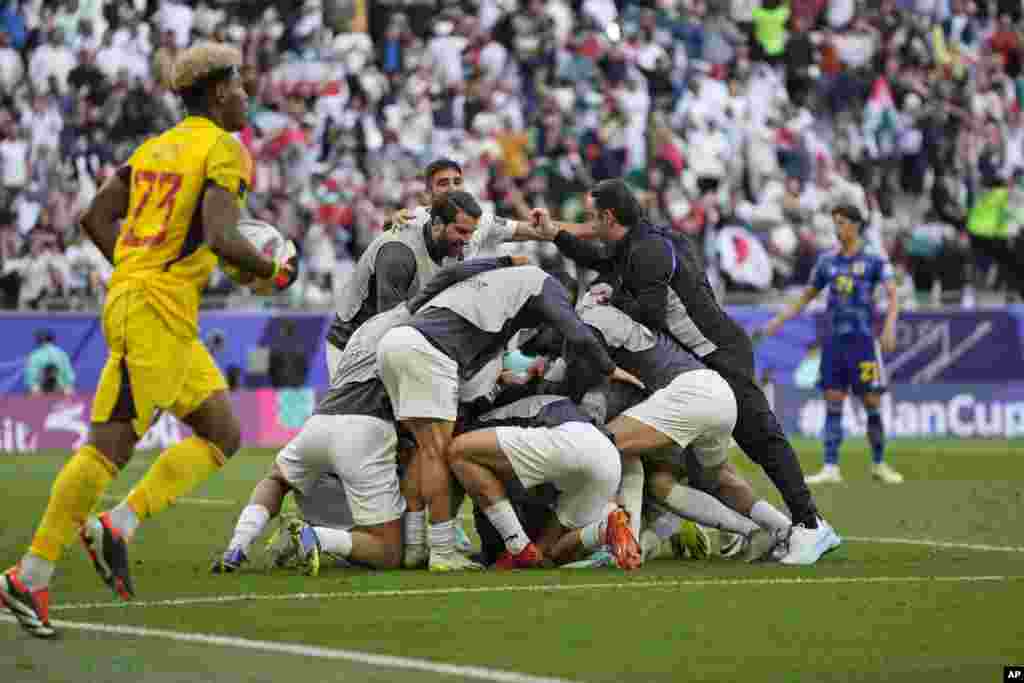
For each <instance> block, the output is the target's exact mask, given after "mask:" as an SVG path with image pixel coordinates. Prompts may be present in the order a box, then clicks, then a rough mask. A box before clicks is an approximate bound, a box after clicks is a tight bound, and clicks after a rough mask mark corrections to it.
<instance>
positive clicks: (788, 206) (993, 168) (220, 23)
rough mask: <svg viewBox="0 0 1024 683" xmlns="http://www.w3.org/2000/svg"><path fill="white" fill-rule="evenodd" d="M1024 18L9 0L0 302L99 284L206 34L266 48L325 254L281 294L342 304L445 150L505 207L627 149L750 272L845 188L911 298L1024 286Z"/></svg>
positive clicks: (269, 183) (674, 2)
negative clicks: (137, 169)
mask: <svg viewBox="0 0 1024 683" xmlns="http://www.w3.org/2000/svg"><path fill="white" fill-rule="evenodd" d="M1022 28H1024V23H1022V3H1021V2H1020V0H978V1H972V2H967V1H965V0H880V1H877V0H871V1H868V2H863V1H862V0H789V1H788V2H780V0H653V1H647V2H633V1H626V0H618V1H616V0H582V1H580V0H467V1H462V2H459V1H454V2H452V1H447V0H382V1H379V2H368V1H367V0H355V1H354V2H353V1H352V0H348V1H346V0H287V1H279V2H257V1H232V0H205V1H203V0H201V1H199V2H193V1H181V0H162V1H157V0H123V1H118V2H113V1H112V0H59V1H55V0H0V303H2V305H3V306H4V307H7V308H48V309H62V308H63V309H67V308H72V309H77V308H86V307H92V306H95V305H96V303H97V301H99V300H100V299H101V298H102V292H103V288H104V282H105V281H106V280H107V278H109V275H110V266H109V264H107V263H106V262H105V261H104V259H103V258H102V256H101V255H100V254H99V253H98V251H97V250H96V249H95V247H93V246H92V245H91V244H90V243H89V242H88V240H84V239H83V236H82V235H81V234H80V233H79V231H78V229H77V227H76V216H77V214H78V213H79V212H80V211H81V210H82V209H83V208H84V207H85V206H86V205H87V204H88V202H89V201H90V199H91V197H92V195H93V194H94V193H95V191H96V188H97V186H98V185H99V184H100V183H102V181H103V179H104V178H105V177H106V176H107V175H108V174H110V173H111V172H112V171H113V170H114V169H115V168H116V167H117V165H118V164H119V163H120V162H122V161H123V160H125V159H126V158H127V156H128V155H129V153H130V151H131V150H132V149H133V147H134V146H136V145H137V144H139V142H141V141H142V140H144V139H145V138H146V137H147V136H149V135H152V134H154V133H156V132H159V131H161V130H162V129H164V128H166V127H168V126H170V125H172V124H173V123H175V122H176V121H177V120H178V119H179V117H180V116H181V115H182V112H181V109H180V105H179V103H178V102H177V101H176V99H175V98H174V97H173V96H172V95H171V94H170V93H169V92H168V90H167V79H168V68H169V65H170V64H171V63H173V60H174V58H175V55H176V54H177V53H178V52H179V51H180V50H181V49H183V48H184V47H186V46H187V45H189V44H190V43H191V42H193V41H195V40H197V39H202V38H214V39H217V40H223V41H228V42H232V43H235V44H237V45H239V46H240V47H241V48H242V49H243V52H244V54H245V58H246V78H247V80H248V83H249V87H250V94H251V96H252V102H251V116H250V125H249V126H248V127H247V128H246V129H245V130H244V131H243V132H242V133H241V139H242V140H243V142H244V143H245V144H246V145H247V146H248V148H249V149H250V151H251V153H252V156H253V158H254V160H255V165H256V172H255V173H256V176H255V179H254V186H253V188H252V192H251V194H250V198H249V210H250V212H251V213H252V215H253V216H254V217H256V218H260V219H263V220H267V221H269V222H271V223H273V224H274V225H276V226H278V227H279V228H280V229H281V230H282V231H283V232H285V233H287V234H288V235H290V236H291V237H292V238H294V239H295V240H296V242H297V243H298V245H299V247H300V250H301V255H302V261H303V273H304V276H303V282H302V285H301V286H300V287H295V288H293V289H292V290H291V291H290V294H289V298H288V300H287V301H286V302H279V303H285V304H287V305H291V306H304V307H327V306H329V305H330V304H331V301H332V297H333V294H334V292H335V291H336V290H337V289H338V288H339V287H340V286H341V285H342V284H343V283H344V281H345V278H346V277H347V274H348V273H349V272H350V270H351V268H352V265H353V259H357V258H358V256H359V254H360V253H361V250H362V249H364V248H365V246H366V245H367V244H368V243H369V241H370V240H372V239H373V237H374V236H375V235H376V234H377V233H378V232H379V231H380V230H381V228H382V226H383V225H384V224H385V223H386V222H387V221H388V220H389V219H390V217H391V216H392V214H393V213H394V212H395V211H396V210H397V209H399V208H402V207H411V206H414V205H416V204H417V203H418V202H420V201H421V200H422V196H421V194H422V190H423V188H424V186H423V181H422V178H421V176H420V174H421V171H422V169H423V167H424V166H425V165H426V163H428V162H429V161H430V160H431V159H433V158H436V157H438V156H447V157H450V158H453V159H455V160H457V161H459V162H460V163H461V164H462V165H463V168H464V172H465V181H466V186H467V189H469V190H470V191H471V192H473V193H474V194H475V195H476V196H478V197H480V198H481V200H483V201H484V202H486V203H488V204H490V205H491V206H493V208H494V209H495V210H496V211H497V212H498V213H499V215H504V216H507V217H517V216H521V215H523V212H524V211H525V210H526V209H527V207H534V206H543V207H548V208H549V209H550V210H551V211H552V212H553V214H555V215H556V216H557V217H560V218H562V219H565V220H575V219H578V218H579V216H580V213H581V207H582V194H583V193H584V192H585V191H586V189H587V188H588V187H589V186H590V185H591V184H592V183H594V182H595V181H597V180H601V179H603V178H608V177H616V176H624V177H626V178H627V179H628V180H629V181H630V182H631V183H632V184H633V186H634V187H635V188H636V189H637V191H638V192H640V193H641V195H642V197H643V198H644V202H645V204H646V206H647V208H648V210H649V212H650V216H651V218H652V219H653V220H654V221H655V222H658V223H662V224H665V225H670V226H671V227H672V229H674V230H678V231H682V232H685V233H688V234H690V235H692V236H693V237H695V238H696V239H698V240H699V241H700V242H701V243H702V244H703V246H704V249H705V253H706V255H707V258H708V263H709V269H710V271H711V272H712V274H713V275H714V277H715V279H716V280H717V282H718V283H719V285H720V286H721V288H722V291H723V292H724V295H725V297H726V299H727V300H732V301H739V300H745V301H751V300H753V301H758V300H772V301H777V300H778V295H779V291H780V290H786V289H788V288H792V287H798V286H802V285H803V284H805V283H806V281H807V278H808V275H809V273H810V270H811V268H812V266H813V264H814V262H815V260H816V258H817V255H818V254H819V253H820V252H821V251H822V250H825V249H828V248H831V247H832V246H834V243H835V238H834V231H833V227H832V223H831V219H830V213H829V212H830V208H831V207H832V206H833V205H834V204H836V203H838V202H846V203H854V204H856V205H858V206H859V207H861V209H862V211H863V212H864V213H865V215H870V217H871V218H870V225H869V226H868V228H867V235H866V237H867V239H868V241H869V243H870V244H871V245H872V246H873V248H876V249H880V250H884V251H885V252H886V253H887V254H888V255H889V257H890V259H891V260H892V261H893V263H894V265H895V267H896V270H897V272H898V274H899V282H900V291H901V296H902V297H903V300H904V304H905V305H906V306H910V307H912V306H915V305H921V306H927V305H934V304H938V303H941V302H945V303H953V304H955V305H963V306H966V307H971V306H974V305H975V303H976V301H977V298H978V297H988V298H989V299H991V298H992V297H993V296H995V297H997V299H998V301H1000V302H1002V301H1004V300H1011V301H1012V300H1016V299H1019V297H1020V295H1021V292H1022V291H1024V239H1022V238H1021V237H1019V236H1018V234H1019V228H1020V225H1021V223H1022V222H1024V116H1022V112H1021V101H1022V97H1024V73H1022V62H1024V42H1022V38H1024V33H1022ZM545 246H550V245H532V246H529V247H527V248H528V249H532V250H535V251H536V256H537V258H538V259H539V260H540V261H541V262H542V264H543V265H545V266H546V267H550V268H554V269H558V268H561V267H563V264H561V263H560V262H559V259H558V256H557V253H554V252H553V250H551V249H547V248H545ZM210 289H211V296H210V297H208V299H209V300H210V301H211V302H214V305H225V304H227V303H229V302H230V301H231V300H232V297H233V296H237V295H238V293H237V292H235V291H234V290H233V285H232V284H231V283H230V282H229V281H227V280H226V278H224V277H223V276H222V275H220V274H216V275H215V276H214V277H213V279H212V280H211V282H210ZM992 292H997V294H995V295H993V294H992ZM1003 297H1005V299H1004V298H1003Z"/></svg>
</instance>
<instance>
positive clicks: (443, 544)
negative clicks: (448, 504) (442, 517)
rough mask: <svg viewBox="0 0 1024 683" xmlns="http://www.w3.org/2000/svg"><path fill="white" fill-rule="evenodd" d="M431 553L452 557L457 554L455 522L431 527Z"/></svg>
mask: <svg viewBox="0 0 1024 683" xmlns="http://www.w3.org/2000/svg"><path fill="white" fill-rule="evenodd" d="M430 552H431V553H439V554H441V555H451V554H452V553H454V552H455V520H454V519H449V520H448V521H447V522H438V523H437V524H431V525H430Z"/></svg>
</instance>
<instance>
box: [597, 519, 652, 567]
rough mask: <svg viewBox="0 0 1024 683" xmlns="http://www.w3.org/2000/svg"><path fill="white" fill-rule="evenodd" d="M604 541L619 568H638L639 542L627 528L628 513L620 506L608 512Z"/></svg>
mask: <svg viewBox="0 0 1024 683" xmlns="http://www.w3.org/2000/svg"><path fill="white" fill-rule="evenodd" d="M604 534H605V542H606V543H607V544H608V545H609V546H610V547H611V550H612V555H614V556H615V563H616V564H618V565H619V568H620V569H625V570H626V571H630V570H632V569H639V568H640V565H641V564H643V559H642V557H643V556H642V554H641V551H640V544H639V543H637V540H636V537H635V536H633V530H632V529H630V528H629V515H627V514H626V511H625V510H623V509H622V508H615V509H614V510H612V511H611V512H610V513H608V521H607V523H606V526H605V531H604Z"/></svg>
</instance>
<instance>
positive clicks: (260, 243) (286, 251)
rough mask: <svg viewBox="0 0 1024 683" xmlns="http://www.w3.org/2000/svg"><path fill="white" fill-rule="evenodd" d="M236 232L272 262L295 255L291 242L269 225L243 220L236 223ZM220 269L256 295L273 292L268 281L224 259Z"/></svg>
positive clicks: (262, 222) (247, 219) (249, 219)
mask: <svg viewBox="0 0 1024 683" xmlns="http://www.w3.org/2000/svg"><path fill="white" fill-rule="evenodd" d="M238 232H240V233H241V234H242V237H244V238H245V239H247V240H248V241H249V244H251V245H252V246H254V247H256V249H257V250H259V252H260V253H262V254H263V255H264V256H268V257H270V258H273V259H274V260H287V259H288V258H291V257H292V256H294V255H295V245H294V244H292V241H291V240H288V239H285V238H284V236H282V235H281V232H280V231H279V230H278V229H277V228H275V227H274V226H273V225H271V224H270V223H267V222H265V221H258V220H255V219H252V218H243V219H242V220H240V221H238ZM220 269H221V270H222V271H224V274H225V275H227V276H228V278H229V279H230V280H231V281H232V282H235V283H237V284H240V285H242V286H245V287H248V288H249V289H251V290H252V291H253V292H254V293H256V294H271V293H273V291H274V283H272V282H271V281H270V280H266V279H260V278H257V277H256V276H254V275H253V274H252V273H246V272H243V271H241V270H240V269H239V268H237V267H236V266H233V265H231V264H230V263H228V262H227V261H225V260H224V259H220Z"/></svg>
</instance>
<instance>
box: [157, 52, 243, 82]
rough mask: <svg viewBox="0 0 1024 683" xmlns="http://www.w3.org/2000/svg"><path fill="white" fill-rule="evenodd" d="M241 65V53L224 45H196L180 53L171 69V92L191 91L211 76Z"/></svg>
mask: <svg viewBox="0 0 1024 683" xmlns="http://www.w3.org/2000/svg"><path fill="white" fill-rule="evenodd" d="M241 65H242V53H241V52H240V51H239V50H238V48H236V47H234V46H232V45H227V44H225V43H197V44H196V45H193V46H192V47H190V48H188V49H187V50H185V51H184V52H182V53H181V54H180V55H179V56H178V59H177V60H176V61H175V62H174V66H173V67H172V69H171V90H173V91H174V92H176V93H178V94H181V93H184V92H187V91H189V90H192V89H193V88H195V87H196V86H197V85H199V84H200V83H202V81H203V80H204V79H206V78H208V77H209V76H211V75H212V74H214V73H216V72H218V71H221V70H224V69H230V68H231V67H240V66H241Z"/></svg>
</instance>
